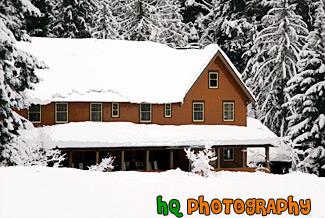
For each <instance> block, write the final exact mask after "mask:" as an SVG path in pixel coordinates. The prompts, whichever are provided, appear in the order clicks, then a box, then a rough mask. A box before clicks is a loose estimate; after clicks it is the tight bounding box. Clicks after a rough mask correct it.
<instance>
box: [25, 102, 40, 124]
mask: <svg viewBox="0 0 325 218" xmlns="http://www.w3.org/2000/svg"><path fill="white" fill-rule="evenodd" d="M31 113H35V112H31ZM37 113H38V112H37ZM27 114H28V120H29V114H30V111H29V108H28V111H27ZM39 119H40V121H30V120H29V121H30V122H32V123H42V105H39Z"/></svg>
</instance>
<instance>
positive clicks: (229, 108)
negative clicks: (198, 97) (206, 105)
mask: <svg viewBox="0 0 325 218" xmlns="http://www.w3.org/2000/svg"><path fill="white" fill-rule="evenodd" d="M234 120H235V102H233V101H225V102H223V121H234Z"/></svg>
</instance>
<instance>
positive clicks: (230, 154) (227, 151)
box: [223, 148, 234, 161]
mask: <svg viewBox="0 0 325 218" xmlns="http://www.w3.org/2000/svg"><path fill="white" fill-rule="evenodd" d="M223 160H224V161H231V160H234V149H233V148H224V149H223Z"/></svg>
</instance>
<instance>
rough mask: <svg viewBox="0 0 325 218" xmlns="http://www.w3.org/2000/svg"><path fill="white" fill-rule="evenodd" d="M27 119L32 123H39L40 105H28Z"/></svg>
mask: <svg viewBox="0 0 325 218" xmlns="http://www.w3.org/2000/svg"><path fill="white" fill-rule="evenodd" d="M28 119H29V121H31V122H32V123H41V105H39V104H38V105H35V104H32V105H31V106H30V107H29V110H28Z"/></svg>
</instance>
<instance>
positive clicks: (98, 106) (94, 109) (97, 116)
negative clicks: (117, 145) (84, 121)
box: [90, 103, 102, 122]
mask: <svg viewBox="0 0 325 218" xmlns="http://www.w3.org/2000/svg"><path fill="white" fill-rule="evenodd" d="M90 121H97V122H101V121H102V103H91V104H90Z"/></svg>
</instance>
